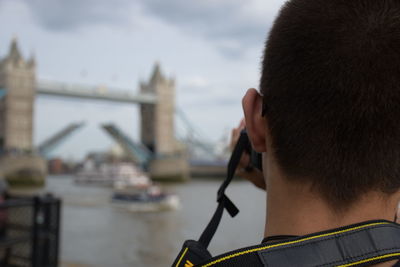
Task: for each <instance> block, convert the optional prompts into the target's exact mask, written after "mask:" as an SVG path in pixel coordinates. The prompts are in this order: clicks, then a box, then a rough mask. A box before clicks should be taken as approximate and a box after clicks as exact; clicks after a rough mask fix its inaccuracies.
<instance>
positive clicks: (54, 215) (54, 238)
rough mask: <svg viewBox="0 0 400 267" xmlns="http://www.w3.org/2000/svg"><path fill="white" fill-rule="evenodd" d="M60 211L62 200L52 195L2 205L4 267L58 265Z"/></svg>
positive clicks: (0, 239) (10, 200)
mask: <svg viewBox="0 0 400 267" xmlns="http://www.w3.org/2000/svg"><path fill="white" fill-rule="evenodd" d="M60 212H61V201H60V200H59V199H58V198H55V197H53V196H51V195H45V196H41V197H16V196H11V197H8V198H7V199H6V200H5V201H4V202H3V203H1V204H0V266H4V267H56V266H58V256H59V243H60Z"/></svg>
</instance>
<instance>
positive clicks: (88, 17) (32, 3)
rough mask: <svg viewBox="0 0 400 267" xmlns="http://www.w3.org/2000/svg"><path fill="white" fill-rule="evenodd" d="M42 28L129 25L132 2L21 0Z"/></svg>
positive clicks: (63, 29)
mask: <svg viewBox="0 0 400 267" xmlns="http://www.w3.org/2000/svg"><path fill="white" fill-rule="evenodd" d="M22 1H23V2H24V3H25V4H26V5H27V6H28V8H29V10H30V11H31V13H32V14H33V17H34V18H35V20H36V21H37V22H39V24H40V25H42V27H44V28H45V29H47V30H51V31H70V30H76V29H79V28H81V27H85V26H92V25H99V24H103V25H114V24H117V25H127V24H128V23H129V21H130V18H131V11H132V7H133V5H132V4H131V1H129V0H113V1H107V0H68V1H65V0H22Z"/></svg>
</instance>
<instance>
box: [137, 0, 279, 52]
mask: <svg viewBox="0 0 400 267" xmlns="http://www.w3.org/2000/svg"><path fill="white" fill-rule="evenodd" d="M282 3H284V1H283V0H270V1H263V0H247V1H243V0H219V1H215V0H202V1H187V0H169V1H165V0H141V5H142V6H143V8H144V10H145V11H146V12H148V13H149V14H152V15H154V16H156V17H158V18H159V19H161V20H163V21H165V22H166V23H169V24H172V25H175V26H176V27H178V28H181V29H183V30H184V31H186V32H187V33H190V34H194V35H200V36H203V37H205V38H207V39H210V40H212V41H214V42H215V43H216V45H217V46H218V48H219V49H220V50H221V51H222V52H223V53H224V55H225V56H227V57H232V58H234V57H236V56H240V54H241V53H242V52H243V50H245V49H246V48H247V47H249V48H252V47H254V46H257V47H258V46H259V45H260V44H262V43H263V41H264V39H265V36H266V33H267V31H268V29H269V27H270V25H271V23H272V21H273V19H274V16H275V14H276V13H277V11H278V9H279V7H280V6H281V5H282Z"/></svg>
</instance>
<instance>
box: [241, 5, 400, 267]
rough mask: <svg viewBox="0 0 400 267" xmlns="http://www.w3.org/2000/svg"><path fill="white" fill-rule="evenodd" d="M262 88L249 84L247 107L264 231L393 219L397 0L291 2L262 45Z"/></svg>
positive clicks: (399, 130) (399, 51)
mask: <svg viewBox="0 0 400 267" xmlns="http://www.w3.org/2000/svg"><path fill="white" fill-rule="evenodd" d="M260 93H261V94H259V93H258V92H257V91H256V90H255V89H250V90H248V92H247V93H246V95H245V96H244V98H243V109H244V114H245V125H246V128H247V131H248V134H249V138H250V141H251V143H252V146H253V148H254V149H255V150H256V151H257V152H260V153H263V169H264V170H265V171H264V179H265V180H264V181H265V184H266V188H267V189H268V193H267V197H266V198H267V212H266V223H265V234H264V235H265V237H271V236H282V235H288V236H302V235H307V234H310V233H314V232H319V231H324V230H328V229H333V228H338V227H341V226H346V225H350V224H354V223H359V222H363V221H368V220H375V219H385V220H389V221H393V220H394V217H395V213H396V209H397V203H398V202H399V200H400V194H399V189H400V141H399V140H400V123H399V121H400V1H398V0H379V1H377V0H329V1H326V0H292V1H289V2H287V3H286V4H285V5H284V7H283V8H282V10H281V12H280V15H279V16H278V18H277V19H276V21H275V23H274V26H273V28H272V30H271V33H270V36H269V38H268V41H267V44H266V48H265V52H264V60H263V64H262V77H261V83H260ZM253 179H254V178H253ZM258 182H259V181H258ZM258 185H259V184H258ZM260 187H262V184H261V186H260ZM393 264H394V262H387V263H382V264H380V265H377V266H392V265H393Z"/></svg>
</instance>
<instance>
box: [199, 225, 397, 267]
mask: <svg viewBox="0 0 400 267" xmlns="http://www.w3.org/2000/svg"><path fill="white" fill-rule="evenodd" d="M399 258H400V225H398V224H396V223H392V222H388V221H369V222H364V223H361V224H355V225H351V226H347V227H343V228H338V229H334V230H330V231H325V232H319V233H315V234H312V235H307V236H302V237H297V238H291V239H288V240H285V241H280V242H274V243H270V244H261V245H258V246H253V247H248V248H244V249H240V250H236V251H233V252H229V253H226V254H224V255H221V256H218V257H214V258H212V259H210V260H207V261H205V262H203V263H202V264H199V265H196V266H203V267H211V266H213V267H224V266H232V267H235V266H237V267H239V266H266V267H275V266H285V267H295V266H296V267H306V266H307V267H309V266H315V267H329V266H341V267H349V266H370V265H373V264H377V263H380V262H386V261H390V260H393V259H399Z"/></svg>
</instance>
